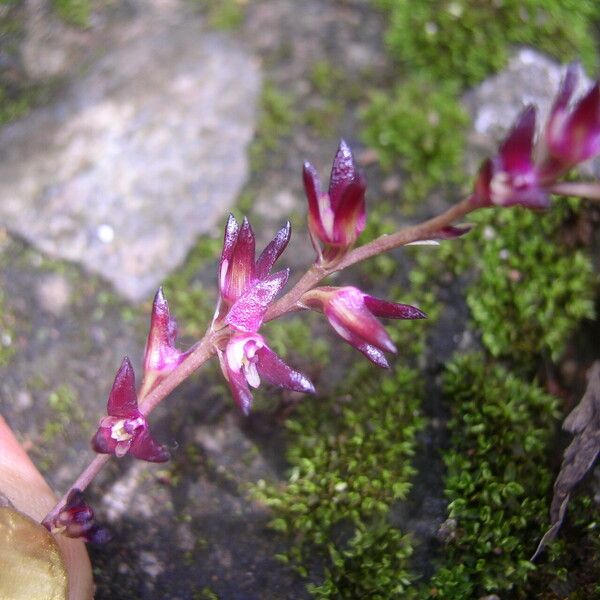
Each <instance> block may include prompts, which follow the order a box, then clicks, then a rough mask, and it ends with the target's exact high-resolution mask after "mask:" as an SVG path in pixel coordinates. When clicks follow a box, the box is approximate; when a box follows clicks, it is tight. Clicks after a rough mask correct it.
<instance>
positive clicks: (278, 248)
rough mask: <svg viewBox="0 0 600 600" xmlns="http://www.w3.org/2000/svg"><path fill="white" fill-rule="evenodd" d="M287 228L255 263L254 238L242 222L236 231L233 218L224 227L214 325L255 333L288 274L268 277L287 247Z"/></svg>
mask: <svg viewBox="0 0 600 600" xmlns="http://www.w3.org/2000/svg"><path fill="white" fill-rule="evenodd" d="M290 235H291V226H290V224H289V222H288V223H286V225H285V227H282V228H281V229H280V230H279V231H278V232H277V234H276V235H275V237H274V238H273V240H272V241H271V242H270V243H269V244H268V245H267V247H266V248H265V249H264V250H263V252H262V253H261V255H260V256H259V257H258V260H256V261H255V258H254V257H255V245H256V244H255V237H254V232H253V231H252V227H251V226H250V223H249V222H248V220H247V219H244V221H243V222H242V226H241V227H240V226H239V225H238V223H237V221H236V220H235V218H234V216H233V215H229V219H228V221H227V225H226V226H225V237H224V241H223V251H222V253H221V262H220V265H219V290H220V306H219V309H218V314H217V317H216V320H217V321H220V320H221V319H223V318H225V322H226V323H227V324H229V325H231V326H232V327H235V328H237V329H239V330H241V331H248V332H252V331H257V330H258V328H259V327H260V325H261V323H262V318H263V316H264V313H265V312H266V310H267V306H268V305H269V303H271V302H272V301H273V300H274V298H275V296H276V295H277V294H278V293H279V292H280V291H281V289H282V288H283V287H284V286H285V284H286V283H287V279H288V276H289V271H288V270H287V269H286V270H283V271H279V272H277V273H274V274H272V275H271V274H270V273H271V269H272V268H273V265H274V264H275V262H276V261H277V259H278V258H279V257H280V256H281V254H282V252H283V251H284V250H285V248H286V247H287V245H288V242H289V241H290Z"/></svg>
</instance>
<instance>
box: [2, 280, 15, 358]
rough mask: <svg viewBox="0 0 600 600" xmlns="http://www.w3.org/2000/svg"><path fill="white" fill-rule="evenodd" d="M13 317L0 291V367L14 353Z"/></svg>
mask: <svg viewBox="0 0 600 600" xmlns="http://www.w3.org/2000/svg"><path fill="white" fill-rule="evenodd" d="M14 327H15V318H14V316H13V314H12V312H11V311H10V310H9V309H8V308H7V306H6V299H5V297H4V293H3V292H2V291H0V367H5V366H6V365H8V364H9V363H10V360H11V359H12V357H13V356H14V354H15V347H14V339H15V330H14Z"/></svg>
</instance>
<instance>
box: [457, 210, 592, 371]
mask: <svg viewBox="0 0 600 600" xmlns="http://www.w3.org/2000/svg"><path fill="white" fill-rule="evenodd" d="M576 211H577V204H575V203H573V204H571V205H569V204H568V203H566V202H564V201H559V202H557V203H556V205H555V206H554V207H553V208H552V210H550V211H549V212H548V213H546V214H544V215H540V214H538V213H534V212H531V211H527V210H524V209H518V208H516V209H512V210H502V211H494V212H493V213H492V212H482V213H479V214H477V215H475V216H474V218H473V220H474V221H476V222H477V224H478V228H477V230H476V231H474V232H473V233H472V234H470V235H469V238H468V239H467V240H465V243H464V245H463V248H462V249H461V252H459V253H455V256H454V257H453V259H451V260H452V261H453V262H455V264H456V267H457V269H458V270H465V269H467V268H468V262H471V261H472V266H475V268H476V270H477V278H476V279H475V281H474V282H473V283H472V284H471V285H470V287H469V288H468V290H467V303H468V305H469V308H470V309H471V315H472V318H473V321H474V323H475V325H476V327H477V329H478V330H479V331H480V332H481V336H482V341H483V343H484V345H485V346H486V348H487V349H488V350H489V351H490V352H491V353H492V355H494V356H510V357H512V358H513V359H514V360H515V361H516V362H518V361H519V360H523V361H525V362H531V361H532V360H535V359H536V358H537V357H538V356H539V353H540V351H542V352H546V353H548V354H549V355H550V356H551V357H552V358H553V359H554V360H557V359H558V358H559V357H560V355H561V354H562V352H563V350H564V348H565V345H566V343H567V341H568V339H569V336H570V335H571V334H572V333H573V332H574V331H575V328H576V327H577V325H578V324H579V322H580V321H581V320H582V319H585V318H589V319H591V318H593V317H594V287H595V286H594V283H595V281H596V277H595V275H594V272H593V266H592V263H591V261H590V258H589V256H587V254H586V253H585V252H584V251H583V250H581V249H576V248H573V247H570V246H568V245H567V244H566V243H565V242H564V241H563V240H562V239H561V237H560V236H561V228H562V227H564V225H565V223H567V222H568V221H569V220H570V219H572V218H573V217H574V214H575V212H576Z"/></svg>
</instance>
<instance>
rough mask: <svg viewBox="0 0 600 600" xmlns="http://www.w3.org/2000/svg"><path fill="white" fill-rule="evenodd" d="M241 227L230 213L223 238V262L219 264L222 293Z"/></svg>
mask: <svg viewBox="0 0 600 600" xmlns="http://www.w3.org/2000/svg"><path fill="white" fill-rule="evenodd" d="M239 230H240V228H239V225H238V223H237V221H236V220H235V217H234V216H233V215H232V214H231V213H230V214H229V218H228V219H227V224H226V225H225V235H224V237H223V250H222V251H221V262H220V263H219V289H220V290H221V291H222V290H223V289H224V288H225V277H226V275H227V271H228V270H229V267H230V265H231V257H232V256H233V249H234V248H235V243H236V242H237V238H238V233H239Z"/></svg>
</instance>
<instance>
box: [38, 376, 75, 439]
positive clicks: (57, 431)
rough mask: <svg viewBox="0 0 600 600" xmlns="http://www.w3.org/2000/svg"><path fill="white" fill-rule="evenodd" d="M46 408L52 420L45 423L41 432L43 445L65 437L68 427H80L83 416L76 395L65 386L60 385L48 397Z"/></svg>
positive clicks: (70, 388)
mask: <svg viewBox="0 0 600 600" xmlns="http://www.w3.org/2000/svg"><path fill="white" fill-rule="evenodd" d="M48 407H49V408H50V409H51V411H52V414H53V420H52V421H48V422H46V424H45V426H44V430H43V431H42V439H43V440H44V442H45V443H51V442H53V441H54V440H55V439H56V438H57V437H58V436H62V435H66V434H67V431H68V428H69V427H70V426H73V425H75V426H77V427H81V425H82V423H84V422H85V414H84V412H83V409H82V408H81V406H80V405H79V404H78V403H77V393H76V392H75V390H73V388H72V387H70V386H69V385H67V384H63V385H60V386H59V387H57V388H56V389H55V390H54V391H52V392H50V394H49V395H48Z"/></svg>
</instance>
